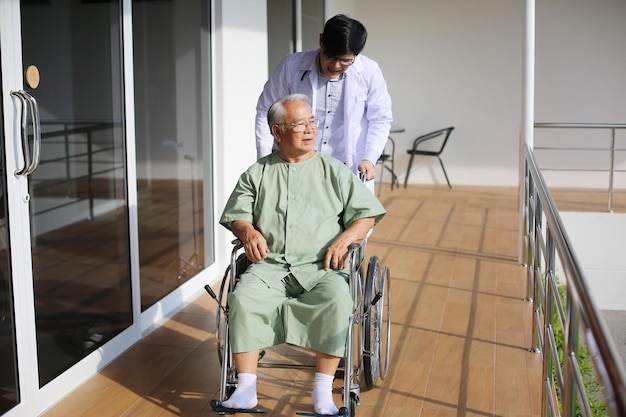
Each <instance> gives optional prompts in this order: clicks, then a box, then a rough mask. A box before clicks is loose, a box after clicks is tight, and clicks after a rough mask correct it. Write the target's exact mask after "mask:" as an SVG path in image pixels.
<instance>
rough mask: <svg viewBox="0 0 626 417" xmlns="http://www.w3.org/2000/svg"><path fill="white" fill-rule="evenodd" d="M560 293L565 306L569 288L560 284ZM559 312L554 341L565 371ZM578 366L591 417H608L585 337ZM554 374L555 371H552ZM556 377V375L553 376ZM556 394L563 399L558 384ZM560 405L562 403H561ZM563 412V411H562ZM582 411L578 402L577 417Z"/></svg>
mask: <svg viewBox="0 0 626 417" xmlns="http://www.w3.org/2000/svg"><path fill="white" fill-rule="evenodd" d="M558 292H559V297H560V299H561V303H562V304H563V305H564V306H565V302H566V301H565V300H566V292H567V287H566V285H565V284H564V283H559V284H558ZM557 314H558V313H557V312H556V309H555V312H554V314H553V317H552V324H553V330H554V339H555V342H556V348H557V351H558V354H559V362H560V363H559V366H560V367H561V369H563V352H564V348H565V339H564V335H563V329H562V328H561V326H560V324H559V323H560V322H559V320H558V318H557ZM577 359H578V366H579V368H580V372H581V375H582V378H583V385H584V387H585V393H586V394H587V400H588V401H589V408H590V409H591V415H593V416H594V417H602V416H607V415H608V414H607V409H606V403H605V401H604V398H603V396H602V387H601V385H600V383H599V381H598V378H597V376H596V373H595V370H594V367H593V361H592V359H591V355H590V353H589V349H588V348H587V345H586V343H585V339H584V338H583V337H579V348H578V352H577ZM552 372H553V373H554V370H553V371H552ZM553 376H554V375H553ZM555 388H556V392H557V397H558V398H559V399H560V398H561V393H560V392H559V387H558V384H556V387H555ZM559 404H560V402H559ZM560 411H561V412H562V411H563V410H560ZM582 415H583V414H582V411H581V409H580V404H579V402H578V401H576V416H577V417H579V416H581V417H582Z"/></svg>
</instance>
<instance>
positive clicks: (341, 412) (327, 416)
mask: <svg viewBox="0 0 626 417" xmlns="http://www.w3.org/2000/svg"><path fill="white" fill-rule="evenodd" d="M296 414H297V415H299V416H311V417H344V416H347V415H348V409H347V408H346V407H341V408H340V409H339V412H338V413H337V414H318V413H311V412H308V411H298V412H296Z"/></svg>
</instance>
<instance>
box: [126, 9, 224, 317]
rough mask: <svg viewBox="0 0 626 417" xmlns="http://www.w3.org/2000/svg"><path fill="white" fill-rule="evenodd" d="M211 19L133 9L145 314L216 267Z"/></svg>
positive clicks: (203, 14)
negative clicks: (171, 293) (148, 309)
mask: <svg viewBox="0 0 626 417" xmlns="http://www.w3.org/2000/svg"><path fill="white" fill-rule="evenodd" d="M209 11H210V4H209V1H207V0H188V1H177V2H171V1H170V2H167V1H166V2H164V1H151V2H148V1H135V2H133V29H134V30H133V33H134V36H133V42H134V47H133V51H134V73H135V80H134V81H135V82H134V84H135V103H136V105H135V119H136V143H137V211H138V221H139V258H140V260H139V265H140V280H141V308H142V311H143V310H146V309H147V308H149V307H150V306H152V305H153V304H154V303H156V302H157V301H159V300H160V299H161V298H163V297H164V296H165V295H167V294H169V293H170V292H172V291H173V290H175V289H176V288H178V287H179V286H180V285H182V284H183V283H185V282H186V281H188V280H189V279H190V278H191V277H193V276H194V275H196V273H198V272H200V271H201V270H202V269H204V267H205V266H206V265H210V264H211V263H212V262H213V249H212V244H211V242H212V241H213V232H212V224H213V220H212V219H213V214H212V211H211V206H212V204H211V201H212V199H211V195H212V191H211V178H210V175H211V157H210V155H211V153H210V150H211V146H210V144H211V138H210V134H209V131H210V130H209V119H210V115H211V110H210V107H209V102H210V100H209V97H210V95H209V86H210V82H209V81H210V71H209Z"/></svg>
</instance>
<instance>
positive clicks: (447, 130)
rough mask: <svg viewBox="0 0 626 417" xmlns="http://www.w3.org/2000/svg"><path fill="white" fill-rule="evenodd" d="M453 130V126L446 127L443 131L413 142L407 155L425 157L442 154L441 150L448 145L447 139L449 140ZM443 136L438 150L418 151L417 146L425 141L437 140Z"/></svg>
mask: <svg viewBox="0 0 626 417" xmlns="http://www.w3.org/2000/svg"><path fill="white" fill-rule="evenodd" d="M453 130H454V126H450V127H446V128H445V129H439V130H435V131H434V132H430V133H427V134H425V135H422V136H420V137H418V138H417V139H415V141H413V149H412V150H410V151H409V153H411V152H414V153H425V154H427V155H439V154H441V152H443V149H444V148H445V147H446V143H448V139H449V138H450V133H452V131H453ZM440 136H443V140H442V141H441V143H440V146H439V150H425V151H420V150H418V149H417V148H418V146H419V145H420V144H422V143H424V142H426V141H429V140H432V139H436V138H439V137H440Z"/></svg>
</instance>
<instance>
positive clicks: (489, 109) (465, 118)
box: [333, 0, 626, 186]
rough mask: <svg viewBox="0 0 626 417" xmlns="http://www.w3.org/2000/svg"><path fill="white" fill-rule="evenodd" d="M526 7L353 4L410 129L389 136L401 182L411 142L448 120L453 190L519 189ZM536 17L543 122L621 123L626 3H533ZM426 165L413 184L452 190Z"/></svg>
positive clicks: (492, 1)
mask: <svg viewBox="0 0 626 417" xmlns="http://www.w3.org/2000/svg"><path fill="white" fill-rule="evenodd" d="M333 3H335V2H333ZM339 3H344V2H343V1H340V2H339ZM350 7H351V5H347V6H346V8H347V9H349V8H350ZM523 11H524V0H509V1H502V0H473V1H467V0H436V1H435V0H388V1H385V2H380V1H377V0H359V1H357V2H354V13H353V14H352V16H353V17H355V18H357V19H359V20H361V21H362V22H363V23H364V24H365V26H366V27H367V28H368V31H369V38H368V42H367V45H366V47H365V50H364V51H363V53H364V54H365V55H367V56H369V57H371V58H374V59H375V60H377V61H378V62H379V64H380V65H381V67H382V69H383V72H384V74H385V78H386V80H387V83H388V87H389V91H390V94H391V96H392V99H393V111H394V119H395V121H394V124H397V125H401V126H403V127H405V128H406V132H405V133H402V134H396V135H394V139H396V142H397V149H396V167H398V168H397V171H399V172H398V173H399V174H400V179H401V181H402V180H403V179H404V174H405V170H406V164H407V162H408V156H407V155H406V151H405V150H406V149H407V148H408V147H410V144H411V143H412V140H413V139H414V138H415V137H417V136H418V135H420V134H423V133H426V132H428V131H431V130H434V129H438V128H442V127H446V126H448V125H453V126H455V127H456V130H455V131H454V133H453V135H452V137H451V141H450V143H449V148H448V149H446V151H445V153H444V156H443V159H444V163H445V165H446V168H447V170H448V174H449V176H450V180H451V182H452V184H453V185H454V184H482V185H516V184H517V177H518V167H517V164H518V156H517V155H518V140H519V133H520V132H519V131H520V120H521V87H522V86H521V76H522V29H523V16H524V13H523ZM333 12H346V13H349V10H342V9H341V6H340V7H339V8H338V9H337V8H335V9H333ZM536 16H537V17H536V23H537V29H536V33H537V35H536V43H537V45H536V55H537V60H536V66H537V68H536V97H535V98H536V105H535V106H536V110H535V114H536V116H535V119H536V121H542V122H612V123H625V122H626V111H625V110H626V81H625V76H624V74H626V48H624V43H625V41H626V25H625V24H624V22H625V21H626V2H624V1H622V0H596V1H594V2H588V1H586V0H546V1H537V5H536ZM554 133H556V131H552V132H550V134H554ZM624 133H625V135H624V136H626V132H624ZM542 134H543V133H542ZM535 143H536V144H537V142H535ZM623 143H624V146H626V141H625V142H623ZM589 157H591V156H589ZM430 159H432V160H429V159H428V158H422V159H420V164H419V166H418V167H417V168H416V169H414V170H413V173H412V174H411V176H410V182H411V183H418V182H419V183H422V182H424V183H432V182H436V183H440V184H442V183H443V184H445V179H444V178H443V175H442V174H441V169H440V167H439V166H438V163H437V161H436V159H434V158H430ZM622 159H623V158H622ZM605 160H606V159H603V160H602V161H605ZM602 163H603V164H605V167H606V163H605V162H602ZM603 185H604V186H606V182H604V183H603Z"/></svg>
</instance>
